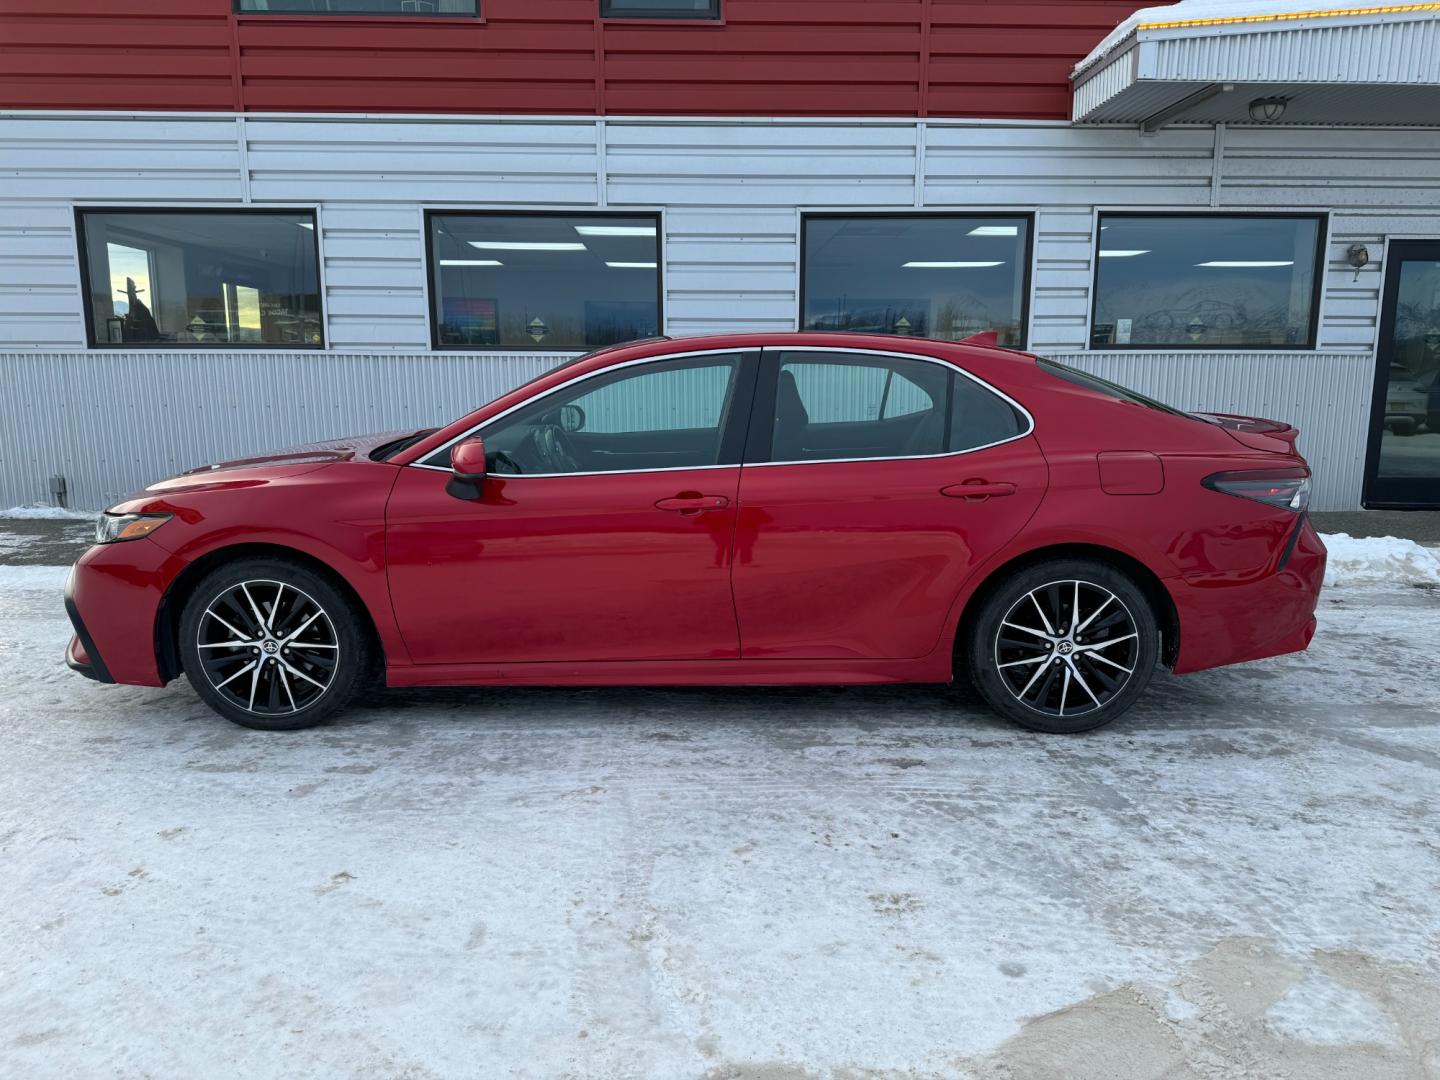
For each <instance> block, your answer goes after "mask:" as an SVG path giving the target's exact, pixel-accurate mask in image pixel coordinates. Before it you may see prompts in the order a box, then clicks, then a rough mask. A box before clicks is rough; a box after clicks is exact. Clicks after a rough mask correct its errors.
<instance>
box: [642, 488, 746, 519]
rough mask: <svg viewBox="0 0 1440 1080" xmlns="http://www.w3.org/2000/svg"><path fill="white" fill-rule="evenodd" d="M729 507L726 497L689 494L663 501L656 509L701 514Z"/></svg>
mask: <svg viewBox="0 0 1440 1080" xmlns="http://www.w3.org/2000/svg"><path fill="white" fill-rule="evenodd" d="M729 505H730V500H729V499H727V498H726V497H725V496H724V495H691V494H689V493H688V492H687V493H682V494H680V495H676V496H675V497H674V498H671V499H661V500H660V501H659V502H657V503H656V504H655V508H656V509H657V510H669V511H671V512H672V513H676V514H701V513H704V512H705V511H706V510H723V509H725V507H727V506H729Z"/></svg>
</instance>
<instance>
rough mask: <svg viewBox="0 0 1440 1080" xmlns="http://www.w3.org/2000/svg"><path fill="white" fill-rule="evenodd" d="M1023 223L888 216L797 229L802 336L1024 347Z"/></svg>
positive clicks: (820, 221)
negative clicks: (801, 235) (824, 333)
mask: <svg viewBox="0 0 1440 1080" xmlns="http://www.w3.org/2000/svg"><path fill="white" fill-rule="evenodd" d="M1029 230H1030V223H1029V219H1028V218H1024V217H989V216H969V217H959V216H938V215H928V214H927V215H923V216H920V215H913V214H912V215H892V216H884V217H881V216H874V217H831V216H828V215H821V216H815V217H809V218H807V219H806V221H805V253H804V258H805V273H804V281H805V286H804V289H805V293H804V298H803V304H804V313H805V320H804V321H805V326H804V328H805V329H806V330H847V331H859V332H865V333H872V334H899V335H902V336H910V337H929V338H940V339H943V340H949V341H958V340H960V339H961V338H966V337H969V336H970V335H972V334H978V333H982V332H984V331H987V330H993V331H995V332H996V334H997V336H998V338H999V341H1000V344H1002V345H1009V346H1017V347H1018V346H1023V345H1024V344H1025V326H1024V311H1025V291H1026V287H1027V280H1028V270H1029V267H1028V265H1027V262H1028V260H1027V257H1026V253H1027V251H1028V250H1029Z"/></svg>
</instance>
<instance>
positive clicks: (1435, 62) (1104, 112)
mask: <svg viewBox="0 0 1440 1080" xmlns="http://www.w3.org/2000/svg"><path fill="white" fill-rule="evenodd" d="M1071 83H1072V85H1073V86H1074V88H1075V103H1074V107H1073V113H1072V115H1073V118H1074V119H1075V121H1076V122H1077V123H1092V124H1096V123H1109V124H1113V123H1131V124H1139V125H1141V126H1142V127H1145V128H1150V129H1153V128H1156V127H1160V126H1163V125H1164V124H1168V123H1177V122H1185V123H1204V124H1214V123H1248V122H1250V121H1251V120H1252V118H1253V117H1252V113H1251V105H1252V103H1255V102H1256V101H1257V99H1260V98H1271V99H1277V98H1278V99H1283V111H1281V112H1280V115H1279V116H1273V114H1274V113H1275V112H1276V111H1277V109H1278V107H1277V106H1276V105H1273V104H1272V105H1271V107H1270V109H1269V112H1270V113H1271V114H1272V118H1271V119H1269V120H1267V121H1266V122H1270V123H1277V124H1366V125H1377V124H1383V125H1406V126H1414V125H1422V126H1440V3H1412V4H1372V5H1363V6H1362V5H1359V4H1344V3H1341V4H1338V5H1336V6H1334V7H1324V6H1322V4H1321V3H1317V2H1316V0H1181V2H1180V3H1178V4H1175V5H1173V6H1170V7H1152V8H1142V9H1141V10H1140V11H1137V12H1136V13H1135V14H1134V15H1132V16H1131V17H1130V18H1129V19H1126V20H1125V21H1124V22H1123V23H1121V24H1120V25H1119V26H1118V27H1116V29H1115V30H1114V31H1112V32H1111V33H1110V34H1109V35H1108V36H1107V37H1106V38H1105V39H1104V40H1103V41H1102V42H1100V44H1099V45H1098V46H1096V48H1095V49H1094V50H1093V51H1092V52H1091V53H1090V55H1089V56H1087V57H1086V58H1085V59H1084V60H1082V61H1081V62H1080V63H1079V64H1077V65H1076V67H1075V70H1074V72H1073V73H1072V74H1071Z"/></svg>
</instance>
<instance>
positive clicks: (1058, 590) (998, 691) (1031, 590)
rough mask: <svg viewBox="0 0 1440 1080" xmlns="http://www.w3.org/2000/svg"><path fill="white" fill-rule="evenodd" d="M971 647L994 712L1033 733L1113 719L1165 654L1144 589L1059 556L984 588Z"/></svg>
mask: <svg viewBox="0 0 1440 1080" xmlns="http://www.w3.org/2000/svg"><path fill="white" fill-rule="evenodd" d="M980 605H981V606H980V610H979V611H978V613H977V616H976V618H975V619H974V620H973V621H972V622H971V633H970V635H969V640H968V642H967V644H966V651H967V654H968V655H967V657H966V659H967V662H968V663H967V666H968V668H969V672H970V677H971V680H972V681H973V682H974V684H975V686H976V688H977V689H978V690H979V691H980V693H981V695H982V696H983V697H984V698H985V700H986V701H987V702H988V703H989V704H990V706H991V707H992V708H994V709H995V711H996V712H998V713H1000V714H1001V715H1003V716H1006V717H1008V718H1009V719H1011V720H1014V721H1016V722H1017V723H1019V724H1022V725H1023V726H1025V727H1027V728H1031V729H1033V730H1035V731H1045V732H1052V733H1069V732H1077V731H1088V730H1090V729H1091V728H1097V727H1099V726H1101V725H1102V724H1108V723H1109V722H1110V721H1111V720H1114V719H1115V718H1116V717H1117V716H1119V715H1120V714H1121V713H1123V712H1124V711H1125V710H1126V709H1128V708H1129V707H1130V706H1131V705H1132V704H1134V702H1135V699H1136V698H1138V697H1139V696H1140V695H1141V694H1142V693H1143V692H1144V690H1145V687H1146V685H1147V684H1148V683H1149V682H1150V676H1151V674H1152V673H1153V672H1154V669H1155V663H1156V659H1157V657H1158V655H1159V632H1158V629H1157V627H1156V622H1155V614H1154V612H1153V610H1152V609H1151V605H1150V601H1149V600H1148V599H1147V597H1146V596H1145V593H1144V591H1143V590H1141V589H1140V587H1139V586H1137V585H1136V584H1135V582H1134V581H1132V580H1131V579H1130V578H1129V577H1128V576H1127V575H1125V574H1123V573H1121V572H1120V571H1119V570H1117V569H1116V568H1115V567H1113V566H1110V565H1108V564H1106V563H1103V562H1098V561H1093V560H1089V559H1056V560H1053V561H1050V562H1044V563H1039V564H1036V565H1033V566H1030V567H1027V568H1025V569H1022V570H1020V571H1018V572H1017V573H1015V574H1012V575H1011V576H1010V577H1009V578H1007V579H1006V580H1004V581H1002V582H1001V583H1000V584H999V585H998V586H997V587H994V588H991V589H989V590H987V592H986V593H985V595H984V596H983V598H982V599H981V600H980Z"/></svg>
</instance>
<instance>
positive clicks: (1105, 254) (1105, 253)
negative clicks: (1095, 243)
mask: <svg viewBox="0 0 1440 1080" xmlns="http://www.w3.org/2000/svg"><path fill="white" fill-rule="evenodd" d="M1149 254H1150V249H1149V248H1139V249H1136V250H1131V251H1126V250H1123V249H1120V248H1110V249H1109V250H1106V249H1105V248H1101V249H1100V258H1102V259H1129V258H1133V257H1134V256H1136V255H1149Z"/></svg>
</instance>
